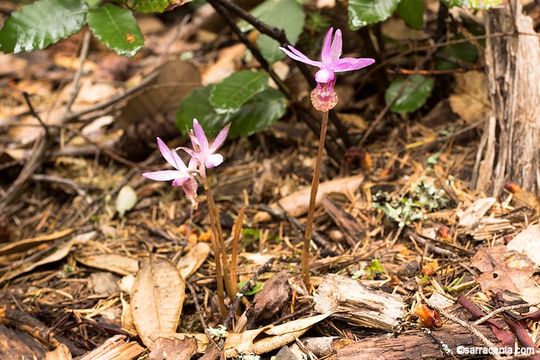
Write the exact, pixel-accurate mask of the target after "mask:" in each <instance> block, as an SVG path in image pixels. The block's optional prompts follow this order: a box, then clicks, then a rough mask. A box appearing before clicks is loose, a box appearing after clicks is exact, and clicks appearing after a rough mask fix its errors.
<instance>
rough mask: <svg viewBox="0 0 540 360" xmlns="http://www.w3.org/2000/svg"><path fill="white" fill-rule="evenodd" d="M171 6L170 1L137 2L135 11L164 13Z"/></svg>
mask: <svg viewBox="0 0 540 360" xmlns="http://www.w3.org/2000/svg"><path fill="white" fill-rule="evenodd" d="M167 6H169V0H135V1H134V2H133V9H134V10H135V11H139V12H143V13H151V12H158V13H160V12H163V11H164V10H165V9H166V8H167Z"/></svg>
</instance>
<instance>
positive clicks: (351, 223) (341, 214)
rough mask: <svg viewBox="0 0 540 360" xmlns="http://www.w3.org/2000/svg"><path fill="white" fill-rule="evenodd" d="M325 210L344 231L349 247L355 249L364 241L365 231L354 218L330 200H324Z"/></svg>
mask: <svg viewBox="0 0 540 360" xmlns="http://www.w3.org/2000/svg"><path fill="white" fill-rule="evenodd" d="M322 204H323V206H324V210H326V212H327V213H328V215H330V217H332V219H333V220H334V222H335V223H336V225H337V226H338V227H339V228H340V229H341V230H342V231H343V234H344V235H345V240H346V241H347V244H349V246H351V247H354V246H355V245H356V244H358V243H359V242H361V241H362V240H364V237H365V235H366V234H365V230H364V229H362V227H361V226H360V224H359V223H358V221H357V220H356V218H355V217H354V216H352V215H351V214H349V213H348V212H346V211H344V210H343V209H340V208H339V207H338V206H337V205H336V204H335V203H334V202H333V201H332V200H330V198H328V197H326V198H324V199H323V201H322Z"/></svg>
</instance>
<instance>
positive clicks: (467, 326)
mask: <svg viewBox="0 0 540 360" xmlns="http://www.w3.org/2000/svg"><path fill="white" fill-rule="evenodd" d="M418 293H419V294H420V297H421V298H422V300H423V301H424V302H425V303H426V304H428V305H429V306H430V307H431V308H433V309H435V310H437V311H438V312H439V313H440V314H441V315H442V316H444V317H445V318H447V319H448V320H450V321H452V322H453V323H456V324H458V325H461V326H463V327H464V328H465V329H467V330H468V331H469V332H470V333H471V334H473V335H475V336H476V337H477V338H479V339H480V340H482V342H483V343H484V344H485V345H486V346H487V347H489V348H491V349H495V348H496V347H497V346H496V345H495V344H494V343H493V342H491V341H490V340H489V339H488V338H487V337H486V336H485V335H484V334H482V333H481V332H480V331H479V330H478V329H477V328H476V327H474V325H471V324H469V323H468V322H466V321H464V320H461V319H460V318H458V317H457V316H454V315H452V314H450V313H448V312H447V311H446V310H444V309H443V308H441V307H439V306H437V305H436V304H433V303H432V302H429V301H428V299H426V297H425V295H424V289H423V288H422V285H421V284H420V283H419V284H418ZM493 357H494V358H495V359H496V360H503V359H502V357H501V356H500V355H499V354H498V353H497V352H494V353H493Z"/></svg>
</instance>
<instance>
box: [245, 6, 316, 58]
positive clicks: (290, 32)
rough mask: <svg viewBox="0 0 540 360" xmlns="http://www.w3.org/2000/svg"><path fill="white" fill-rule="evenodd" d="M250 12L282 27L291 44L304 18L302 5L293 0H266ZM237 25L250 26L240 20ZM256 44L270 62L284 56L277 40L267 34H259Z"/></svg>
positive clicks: (294, 41)
mask: <svg viewBox="0 0 540 360" xmlns="http://www.w3.org/2000/svg"><path fill="white" fill-rule="evenodd" d="M251 14H252V15H253V16H255V17H256V18H257V19H259V20H260V21H262V22H265V23H267V24H268V25H271V26H275V27H276V28H278V29H283V30H284V31H285V34H286V35H287V39H288V40H289V41H290V42H291V44H296V42H297V41H298V38H299V37H300V34H301V33H302V29H303V28H304V21H305V18H306V16H305V14H304V8H303V7H302V5H300V4H299V3H298V2H297V1H294V0H266V1H265V2H263V3H262V4H260V5H259V6H257V7H255V8H254V9H253V10H252V11H251ZM239 26H240V27H241V28H242V30H243V31H248V30H250V29H251V28H252V26H251V25H248V24H247V23H246V22H240V24H239ZM257 45H258V46H259V49H260V50H261V54H262V55H263V56H264V58H265V59H266V60H267V61H268V62H270V63H273V62H276V61H277V60H280V59H282V58H283V57H284V56H285V54H283V52H282V51H281V50H279V46H280V44H279V42H277V41H275V40H274V39H272V38H271V37H269V36H267V35H260V36H259V38H258V39H257Z"/></svg>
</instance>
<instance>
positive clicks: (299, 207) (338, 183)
mask: <svg viewBox="0 0 540 360" xmlns="http://www.w3.org/2000/svg"><path fill="white" fill-rule="evenodd" d="M363 181H364V175H362V174H359V175H354V176H349V177H345V178H340V179H336V180H330V181H325V182H323V183H321V184H320V185H319V191H318V192H317V197H316V199H315V202H316V204H317V205H318V204H320V203H321V201H322V199H323V198H324V197H325V196H326V195H327V194H330V193H343V194H350V193H353V192H354V191H356V189H358V187H359V186H360V184H362V182H363ZM310 191H311V186H306V187H303V188H302V189H300V190H298V191H296V192H294V193H292V194H290V195H288V196H286V197H284V198H282V199H281V200H279V205H278V204H271V205H270V207H271V208H272V209H273V210H274V211H276V212H281V207H283V209H285V211H287V213H288V214H289V215H291V216H293V217H298V216H301V215H303V214H305V213H306V212H307V208H308V203H309V196H310ZM280 205H281V207H280ZM270 219H271V216H270V215H269V214H268V213H266V212H264V211H261V212H258V213H257V214H255V217H254V221H255V222H266V221H270Z"/></svg>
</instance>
